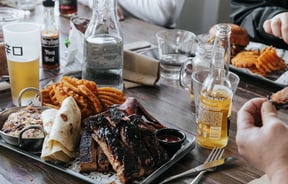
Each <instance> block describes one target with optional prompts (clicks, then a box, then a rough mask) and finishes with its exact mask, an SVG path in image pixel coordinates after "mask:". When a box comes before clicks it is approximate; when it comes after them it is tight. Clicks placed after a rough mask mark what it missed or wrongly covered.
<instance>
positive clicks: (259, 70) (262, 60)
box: [231, 46, 287, 76]
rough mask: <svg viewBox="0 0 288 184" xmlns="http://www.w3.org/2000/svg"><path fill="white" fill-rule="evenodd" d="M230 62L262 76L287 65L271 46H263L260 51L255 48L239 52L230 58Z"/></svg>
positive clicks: (284, 68) (281, 69)
mask: <svg viewBox="0 0 288 184" xmlns="http://www.w3.org/2000/svg"><path fill="white" fill-rule="evenodd" d="M231 63H232V64H233V65H234V66H236V67H240V68H247V69H249V70H250V71H251V72H253V73H256V74H259V75H262V76H266V75H267V74H269V73H273V72H276V71H284V70H286V67H287V66H286V63H285V61H284V60H283V59H282V58H281V57H279V56H278V55H277V51H276V49H275V48H274V47H272V46H270V47H265V48H263V49H262V50H261V52H259V51H257V50H250V51H243V52H240V53H239V54H237V55H236V57H234V58H233V59H232V60H231Z"/></svg>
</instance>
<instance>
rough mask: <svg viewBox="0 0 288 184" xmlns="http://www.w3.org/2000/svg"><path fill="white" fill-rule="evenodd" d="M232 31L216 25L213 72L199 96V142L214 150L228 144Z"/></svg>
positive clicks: (228, 27) (226, 27) (227, 26)
mask: <svg viewBox="0 0 288 184" xmlns="http://www.w3.org/2000/svg"><path fill="white" fill-rule="evenodd" d="M230 33H231V28H230V26H229V25H228V24H218V25H216V37H215V41H214V45H213V49H212V61H211V66H210V73H209V74H208V76H207V78H206V79H205V80H204V82H203V87H202V89H201V92H200V95H199V116H198V120H197V123H198V125H197V142H198V144H199V145H200V146H202V147H205V148H208V149H212V148H213V147H225V146H226V145H227V143H228V114H229V109H230V108H231V103H232V90H231V84H230V82H229V80H227V79H226V76H227V74H228V71H227V70H228V68H227V67H226V66H227V64H229V63H230V62H229V60H230Z"/></svg>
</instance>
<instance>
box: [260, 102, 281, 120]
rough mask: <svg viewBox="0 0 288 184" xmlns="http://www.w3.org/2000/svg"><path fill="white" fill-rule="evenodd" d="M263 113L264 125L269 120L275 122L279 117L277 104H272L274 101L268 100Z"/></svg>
mask: <svg viewBox="0 0 288 184" xmlns="http://www.w3.org/2000/svg"><path fill="white" fill-rule="evenodd" d="M261 115H262V122H263V125H265V124H267V123H268V122H274V121H273V120H275V119H276V118H277V110H276V108H275V106H274V105H272V103H270V102H268V101H266V102H264V103H263V105H262V108H261ZM277 119H278V118H277Z"/></svg>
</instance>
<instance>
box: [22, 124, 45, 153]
mask: <svg viewBox="0 0 288 184" xmlns="http://www.w3.org/2000/svg"><path fill="white" fill-rule="evenodd" d="M30 129H38V130H41V131H42V132H43V134H44V137H43V139H44V138H45V136H46V135H47V132H46V131H45V130H44V129H43V128H42V127H41V126H39V125H31V126H28V127H26V128H24V129H23V130H21V131H20V134H19V137H18V146H19V147H20V148H22V147H23V145H24V143H23V139H24V138H23V133H24V132H26V131H27V130H30Z"/></svg>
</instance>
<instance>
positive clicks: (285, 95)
mask: <svg viewBox="0 0 288 184" xmlns="http://www.w3.org/2000/svg"><path fill="white" fill-rule="evenodd" d="M271 100H272V101H273V102H275V103H277V104H287V103H288V87H286V88H284V89H282V90H280V91H278V92H276V93H274V94H272V96H271Z"/></svg>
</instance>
